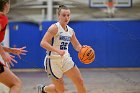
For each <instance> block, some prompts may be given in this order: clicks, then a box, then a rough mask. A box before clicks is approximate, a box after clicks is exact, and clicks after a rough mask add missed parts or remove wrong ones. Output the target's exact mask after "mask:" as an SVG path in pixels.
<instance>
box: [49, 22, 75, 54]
mask: <svg viewBox="0 0 140 93" xmlns="http://www.w3.org/2000/svg"><path fill="white" fill-rule="evenodd" d="M55 25H56V26H57V28H58V32H57V34H56V35H55V36H54V37H53V39H52V43H51V45H52V46H54V47H55V48H57V49H60V50H64V51H65V54H67V53H68V45H69V43H70V40H71V37H72V35H73V29H72V28H71V27H69V26H68V25H67V31H65V30H64V29H63V28H62V26H61V25H60V23H59V22H57V23H55ZM49 55H58V54H57V53H56V52H49Z"/></svg>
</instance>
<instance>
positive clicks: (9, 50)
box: [3, 47, 14, 53]
mask: <svg viewBox="0 0 140 93" xmlns="http://www.w3.org/2000/svg"><path fill="white" fill-rule="evenodd" d="M3 49H4V51H6V52H8V53H13V52H14V49H12V48H9V47H3Z"/></svg>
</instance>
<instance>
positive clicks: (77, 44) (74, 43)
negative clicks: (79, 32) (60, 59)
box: [71, 32, 82, 51]
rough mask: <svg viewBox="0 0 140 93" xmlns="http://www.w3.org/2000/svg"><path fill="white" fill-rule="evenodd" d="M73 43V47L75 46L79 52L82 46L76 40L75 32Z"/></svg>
mask: <svg viewBox="0 0 140 93" xmlns="http://www.w3.org/2000/svg"><path fill="white" fill-rule="evenodd" d="M71 43H72V45H73V47H74V49H75V50H76V51H79V50H80V49H81V47H82V45H81V44H80V43H79V41H78V39H77V38H76V36H75V33H74V32H73V35H72V38H71Z"/></svg>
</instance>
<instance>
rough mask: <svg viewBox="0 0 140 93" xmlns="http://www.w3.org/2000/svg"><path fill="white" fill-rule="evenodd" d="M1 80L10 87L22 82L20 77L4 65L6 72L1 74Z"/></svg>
mask: <svg viewBox="0 0 140 93" xmlns="http://www.w3.org/2000/svg"><path fill="white" fill-rule="evenodd" d="M0 82H1V83H3V84H5V85H6V86H7V87H9V88H10V87H12V86H13V85H14V84H17V83H18V84H20V83H21V81H20V79H19V78H18V77H17V76H16V75H15V74H14V73H13V72H12V71H10V69H9V68H7V67H4V72H2V73H1V74H0Z"/></svg>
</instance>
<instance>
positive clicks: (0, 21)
mask: <svg viewBox="0 0 140 93" xmlns="http://www.w3.org/2000/svg"><path fill="white" fill-rule="evenodd" d="M7 23H8V18H7V17H6V16H5V15H3V14H0V26H1V29H0V42H2V41H3V39H4V36H5V30H6V27H7Z"/></svg>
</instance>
